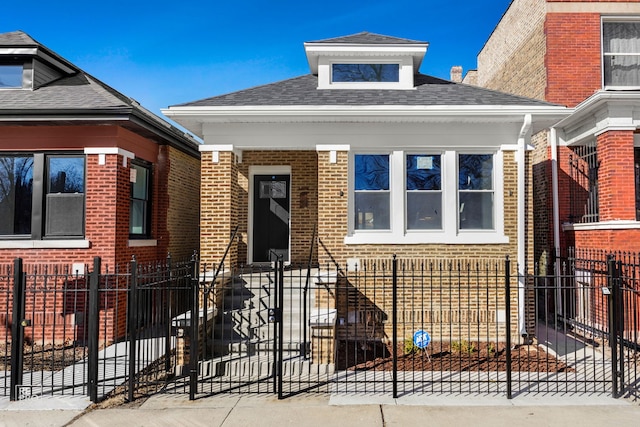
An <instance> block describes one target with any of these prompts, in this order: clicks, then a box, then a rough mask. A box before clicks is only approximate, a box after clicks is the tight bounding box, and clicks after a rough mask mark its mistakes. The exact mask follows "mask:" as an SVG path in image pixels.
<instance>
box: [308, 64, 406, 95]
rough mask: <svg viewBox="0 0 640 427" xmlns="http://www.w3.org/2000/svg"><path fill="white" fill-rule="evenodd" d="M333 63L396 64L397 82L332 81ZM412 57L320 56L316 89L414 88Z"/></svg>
mask: <svg viewBox="0 0 640 427" xmlns="http://www.w3.org/2000/svg"><path fill="white" fill-rule="evenodd" d="M334 64H398V67H399V70H398V81H397V82H334V81H333V76H332V73H333V71H332V70H333V65H334ZM413 75H414V70H413V57H411V56H400V57H398V56H392V57H385V56H382V57H367V56H356V57H351V56H349V57H341V56H332V57H325V56H323V57H320V58H319V60H318V89H396V90H399V89H412V90H413V89H415V87H414V84H413Z"/></svg>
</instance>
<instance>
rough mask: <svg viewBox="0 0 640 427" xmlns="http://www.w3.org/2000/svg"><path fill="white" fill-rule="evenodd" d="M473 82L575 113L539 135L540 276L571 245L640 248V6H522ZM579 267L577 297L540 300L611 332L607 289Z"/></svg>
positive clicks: (599, 249) (521, 1)
mask: <svg viewBox="0 0 640 427" xmlns="http://www.w3.org/2000/svg"><path fill="white" fill-rule="evenodd" d="M472 77H473V78H475V79H477V80H476V81H475V82H474V84H477V85H479V86H482V87H487V88H492V89H495V90H501V91H505V92H509V93H513V94H517V95H521V96H528V97H532V98H536V99H540V100H545V101H549V102H553V103H557V104H561V105H566V106H568V107H570V108H571V109H572V114H571V115H569V116H568V117H566V118H564V119H563V120H562V121H560V122H559V123H557V124H555V125H554V126H553V127H552V128H551V129H550V130H548V131H543V132H541V133H539V134H537V135H534V136H533V138H532V139H533V141H534V142H535V147H536V148H535V150H534V154H533V157H532V167H533V176H534V181H533V182H534V190H533V191H534V203H533V210H534V214H533V218H534V230H535V243H534V246H535V249H534V250H535V257H534V259H535V261H536V262H537V263H538V265H539V266H540V271H541V272H542V273H545V272H547V271H548V269H549V267H550V266H551V265H552V264H551V263H550V261H552V260H553V259H555V258H556V257H557V256H566V255H567V254H568V253H569V252H568V251H569V249H572V250H573V249H575V250H576V251H577V252H576V253H579V254H580V256H581V257H585V256H589V257H590V258H592V259H599V260H600V261H602V259H603V258H604V254H606V253H611V252H618V253H620V252H625V253H627V254H631V253H638V252H640V133H639V126H640V120H639V117H640V115H639V113H640V1H637V0H635V1H572V0H563V1H557V0H514V1H513V2H512V3H511V4H510V6H509V8H508V9H507V11H506V12H505V13H504V15H503V17H502V19H501V20H500V22H499V23H498V25H497V26H496V28H495V29H494V31H493V33H492V35H491V37H490V38H489V40H487V42H486V44H485V46H484V48H483V49H482V51H481V52H480V54H479V55H478V70H477V73H474V74H473V75H472ZM555 267H556V271H555V273H559V268H560V264H559V263H556V264H555ZM572 268H573V269H575V289H574V290H573V291H569V290H567V291H566V292H565V293H561V292H556V293H552V292H547V293H546V294H545V295H543V296H540V298H548V299H550V300H552V301H549V304H548V306H549V307H553V306H555V309H554V310H555V313H556V314H559V315H560V316H562V317H565V318H573V319H577V321H578V322H579V323H583V322H586V323H590V322H594V325H596V326H594V327H596V328H602V327H603V326H602V325H607V322H608V319H607V317H608V315H607V312H608V310H607V308H606V306H607V299H606V297H603V296H602V292H601V288H602V287H605V286H608V285H607V283H606V281H604V279H597V278H596V275H597V273H593V272H592V271H591V270H592V269H593V267H592V266H590V265H588V264H581V263H580V261H577V262H576V263H575V265H573V266H572ZM595 270H599V271H602V270H606V268H605V267H598V268H595ZM548 272H549V273H551V274H553V271H548ZM631 287H635V284H632V286H631ZM550 311H551V310H550Z"/></svg>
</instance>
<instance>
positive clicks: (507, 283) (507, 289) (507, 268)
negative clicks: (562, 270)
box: [504, 255, 513, 399]
mask: <svg viewBox="0 0 640 427" xmlns="http://www.w3.org/2000/svg"><path fill="white" fill-rule="evenodd" d="M504 293H505V311H506V312H507V314H506V316H505V327H506V328H507V336H506V344H505V345H506V347H507V348H506V358H507V361H506V362H507V368H506V369H507V399H511V398H512V397H513V395H512V390H511V260H510V259H509V255H507V257H506V258H505V261H504Z"/></svg>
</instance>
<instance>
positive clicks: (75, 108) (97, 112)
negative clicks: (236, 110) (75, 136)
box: [0, 31, 199, 154]
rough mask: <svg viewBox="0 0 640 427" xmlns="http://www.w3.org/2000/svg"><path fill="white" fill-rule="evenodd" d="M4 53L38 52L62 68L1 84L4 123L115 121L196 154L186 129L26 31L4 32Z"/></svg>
mask: <svg viewBox="0 0 640 427" xmlns="http://www.w3.org/2000/svg"><path fill="white" fill-rule="evenodd" d="M3 56H20V57H33V58H37V59H39V60H40V61H42V62H43V63H46V64H47V66H48V67H51V68H52V69H55V70H56V71H57V72H59V74H60V75H59V77H57V78H55V79H54V80H52V81H50V82H48V83H46V84H44V85H42V86H38V87H35V88H33V89H32V90H28V89H2V90H0V125H2V124H24V123H25V122H32V121H37V122H39V123H47V122H48V123H51V122H56V123H59V122H65V123H67V124H68V121H69V120H73V123H74V124H85V123H96V122H99V123H112V124H117V125H119V126H122V127H125V128H127V129H129V130H131V131H133V132H135V133H138V134H140V135H142V136H144V137H146V138H149V139H152V140H154V141H156V142H158V143H161V144H169V145H172V146H175V147H176V148H179V149H181V150H183V151H186V152H189V153H191V154H198V145H199V144H198V143H197V142H196V141H195V140H194V139H193V138H192V137H191V136H190V135H188V134H186V133H185V132H183V131H181V130H180V129H178V128H177V127H175V126H173V125H171V124H170V123H169V122H168V121H166V120H163V119H162V118H160V117H158V116H157V115H155V114H153V113H151V112H150V111H148V110H147V109H145V108H144V107H142V106H141V105H140V104H139V103H138V102H137V101H136V100H134V99H132V98H130V97H128V96H126V95H124V94H122V93H120V92H118V91H117V90H115V89H114V88H112V87H110V86H108V85H106V84H105V83H103V82H101V81H100V80H98V79H96V78H95V77H93V76H91V75H90V74H87V73H85V72H84V71H82V70H81V69H79V68H78V67H76V66H75V65H73V64H72V63H70V62H69V61H67V60H66V59H64V58H62V57H61V56H59V55H57V54H56V53H55V52H53V51H51V50H49V49H48V48H46V47H45V46H43V45H42V44H40V43H38V42H37V41H35V40H34V39H33V38H31V37H30V36H29V35H27V34H25V33H24V32H22V31H14V32H10V33H3V34H0V60H1V59H2V57H3Z"/></svg>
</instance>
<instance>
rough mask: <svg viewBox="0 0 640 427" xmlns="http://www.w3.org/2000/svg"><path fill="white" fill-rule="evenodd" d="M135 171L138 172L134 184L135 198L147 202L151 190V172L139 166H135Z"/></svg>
mask: <svg viewBox="0 0 640 427" xmlns="http://www.w3.org/2000/svg"><path fill="white" fill-rule="evenodd" d="M133 169H134V170H135V171H136V172H135V175H136V182H134V183H133V198H134V199H145V200H146V199H147V192H148V189H149V180H148V174H149V170H148V169H147V168H144V167H142V166H138V165H133Z"/></svg>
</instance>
